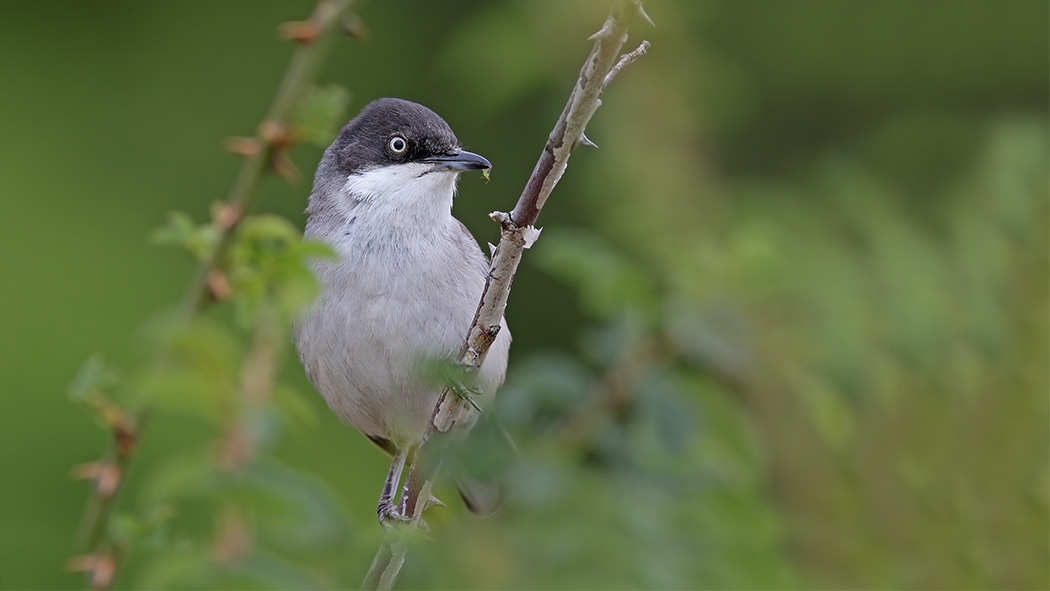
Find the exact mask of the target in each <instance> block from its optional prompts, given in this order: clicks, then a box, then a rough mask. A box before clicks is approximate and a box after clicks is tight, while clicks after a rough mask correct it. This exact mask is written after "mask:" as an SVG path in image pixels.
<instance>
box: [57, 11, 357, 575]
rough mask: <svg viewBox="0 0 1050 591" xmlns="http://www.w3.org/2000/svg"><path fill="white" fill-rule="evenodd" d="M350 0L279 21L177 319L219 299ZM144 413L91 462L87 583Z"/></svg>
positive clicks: (101, 562) (101, 567)
mask: <svg viewBox="0 0 1050 591" xmlns="http://www.w3.org/2000/svg"><path fill="white" fill-rule="evenodd" d="M353 3H354V0H320V2H318V4H317V6H316V7H315V8H314V11H313V13H312V14H311V15H310V17H309V19H308V20H306V21H301V22H298V23H293V24H290V25H286V26H285V27H283V28H282V31H283V33H284V36H285V37H286V38H287V39H290V40H293V41H295V42H296V43H297V44H298V46H297V48H296V50H295V52H294V54H293V55H292V59H291V61H290V63H289V64H288V67H287V69H286V70H285V74H284V77H283V78H282V80H281V83H280V86H279V87H278V90H277V94H276V96H275V97H274V100H273V103H272V104H271V106H270V109H269V111H268V112H267V114H266V117H265V119H263V121H262V122H261V123H260V124H259V126H258V129H257V131H256V135H255V137H254V138H250V139H241V140H238V141H236V142H234V144H233V145H232V147H231V149H232V150H233V151H234V152H237V153H239V154H241V155H242V156H244V162H243V164H242V165H241V169H240V171H239V173H238V175H237V179H236V181H235V182H234V185H233V187H232V189H231V190H230V194H229V196H228V197H227V199H226V201H225V202H224V204H223V205H222V206H221V207H219V208H218V209H217V210H216V212H215V215H214V217H213V221H212V224H213V225H214V226H215V227H216V229H217V230H218V236H219V239H218V242H217V244H216V246H215V247H214V249H212V251H211V252H210V254H209V255H208V256H207V257H206V258H205V260H204V261H202V262H201V263H200V265H199V266H198V267H197V270H196V273H195V275H194V277H193V279H192V280H191V281H190V284H189V286H188V287H187V289H186V292H185V294H184V295H183V298H182V303H181V305H180V307H179V311H180V315H181V319H182V321H183V322H184V323H188V322H190V321H191V320H193V319H194V318H195V317H197V316H198V315H199V313H200V312H201V311H202V310H203V309H204V308H205V307H206V306H207V304H208V303H209V302H211V301H213V300H215V299H221V295H222V294H221V293H220V291H221V290H219V289H217V288H216V286H221V285H225V283H224V282H225V277H224V276H223V274H222V272H221V269H220V261H221V260H222V258H223V256H224V255H225V253H226V250H227V248H228V247H229V245H230V242H231V239H232V236H233V233H234V230H236V228H237V225H238V224H239V223H240V221H241V219H242V215H243V213H244V212H245V211H247V210H248V209H249V208H250V206H251V204H252V202H253V200H254V199H255V196H256V195H257V193H258V187H259V184H260V181H261V180H262V178H263V176H264V174H265V173H266V172H267V171H268V170H271V169H272V170H275V171H277V172H278V173H280V174H282V175H285V176H287V173H288V171H289V169H288V165H287V162H288V160H287V155H286V152H287V150H288V149H289V148H290V147H291V146H292V144H293V141H292V138H291V134H290V118H291V115H292V111H293V108H294V106H295V104H296V101H297V100H298V98H299V97H300V96H301V94H302V92H303V91H304V90H305V89H306V88H307V87H308V86H309V85H310V84H311V83H312V82H313V80H314V79H315V78H316V74H317V72H318V69H319V66H320V64H321V63H322V62H323V61H324V58H325V57H326V56H327V55H328V49H329V48H330V46H331V42H332V40H333V39H334V38H335V34H336V33H337V32H338V31H339V29H340V24H341V23H342V22H343V19H344V18H345V16H346V14H347V12H348V10H349V9H350V7H351V6H352V5H353ZM166 363H167V356H166V355H165V354H164V353H163V352H162V353H161V354H160V355H159V356H158V357H157V358H156V360H155V362H154V368H155V370H159V368H162V367H163V366H164V365H165V364H166ZM148 416H149V407H148V405H145V406H140V407H139V408H135V409H132V410H131V411H129V412H128V413H127V415H126V420H124V421H121V423H120V426H119V428H116V427H114V429H113V433H114V438H113V445H112V447H111V449H110V450H109V451H107V452H106V454H105V456H104V457H103V458H102V459H101V460H99V461H98V462H95V463H93V464H91V466H95V467H97V468H98V469H97V470H94V471H92V474H101V475H106V477H105V478H102V477H91V476H90V475H89V476H88V477H89V478H90V479H91V480H92V481H93V487H92V490H91V496H90V498H89V500H88V505H87V507H86V508H85V510H84V515H83V518H82V520H81V529H80V531H81V539H82V540H83V543H84V546H85V548H86V552H87V553H86V554H85V555H83V556H79V557H76V558H74V559H72V560H71V561H70V564H71V566H72V568H74V570H78V571H83V572H84V573H85V577H86V581H87V584H88V586H90V587H91V588H94V589H103V588H108V587H109V586H110V585H111V584H112V582H113V579H114V577H115V576H116V571H117V566H118V564H119V558H120V557H119V553H120V552H119V550H120V549H119V548H118V547H117V546H116V545H115V544H114V543H112V541H111V540H110V539H109V535H108V532H109V528H110V522H111V519H112V517H113V513H114V509H115V504H116V499H117V497H118V496H119V493H120V491H121V489H122V487H123V483H124V480H125V478H124V475H125V474H126V473H127V470H128V466H129V464H130V463H131V461H132V459H133V458H134V454H135V450H136V444H137V442H138V441H139V440H140V439H141V437H142V431H143V429H144V427H145V423H146V421H147V418H148Z"/></svg>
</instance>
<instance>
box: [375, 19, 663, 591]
mask: <svg viewBox="0 0 1050 591" xmlns="http://www.w3.org/2000/svg"><path fill="white" fill-rule="evenodd" d="M639 16H641V17H642V18H643V19H645V20H647V21H648V20H649V18H648V16H646V15H645V12H644V11H643V10H642V5H641V2H640V0H620V1H619V2H617V4H616V5H615V6H614V8H613V10H612V12H611V14H610V15H609V17H608V18H607V19H606V21H605V24H604V25H603V26H602V28H601V30H600V31H598V32H597V33H595V34H594V35H592V36H591V37H590V38H589V39H590V40H593V41H594V42H595V43H594V48H593V49H592V50H591V53H590V55H589V56H588V57H587V60H586V62H584V66H583V69H582V70H581V71H580V76H579V79H578V80H577V82H576V86H575V87H574V88H573V90H572V93H571V94H570V95H569V100H568V102H567V103H566V105H565V109H564V110H563V111H562V114H561V116H560V117H559V118H558V121H557V123H555V125H554V130H553V131H551V134H550V136H549V138H548V140H547V144H546V145H545V146H544V148H543V152H542V153H541V154H540V158H539V160H538V161H537V163H536V167H535V168H534V169H533V171H532V176H531V177H530V178H529V180H528V182H527V183H526V185H525V189H524V190H523V191H522V194H521V197H520V198H519V199H518V202H517V204H516V205H515V207H514V210H513V211H511V212H510V213H509V214H507V213H503V212H493V213H492V214H491V215H490V217H491V218H492V219H493V220H494V221H496V222H498V223H499V224H500V242H499V245H498V246H497V247H496V250H495V252H494V253H493V255H492V262H491V263H490V265H489V273H488V278H487V281H486V283H485V290H484V292H483V293H482V297H481V302H480V303H479V305H478V310H477V312H476V313H475V316H474V321H473V323H472V324H471V327H470V331H469V333H468V335H467V338H466V341H465V342H464V344H463V348H462V349H461V356H460V362H461V363H462V364H463V365H464V366H467V367H469V368H472V369H473V370H475V371H476V370H477V368H478V367H480V366H481V364H482V363H483V362H484V360H485V355H486V354H487V353H488V350H489V347H490V346H491V345H492V343H493V341H495V339H496V335H497V334H498V333H499V330H500V320H501V319H502V318H503V313H504V310H505V309H506V307H507V297H508V296H509V294H510V287H511V282H512V280H513V279H514V274H515V272H516V271H517V268H518V263H519V262H520V261H521V256H522V253H523V252H524V249H526V248H528V247H529V246H531V245H532V242H533V241H534V240H535V239H536V237H537V236H538V235H539V230H537V229H536V228H535V227H534V226H535V223H536V219H537V218H538V217H539V214H540V210H542V209H543V205H544V203H545V202H546V201H547V197H548V196H550V193H551V191H552V190H553V189H554V186H555V185H556V184H557V183H558V181H559V180H560V179H561V176H562V174H563V173H564V172H565V168H566V166H567V165H568V160H569V155H570V154H571V153H572V151H573V150H574V149H575V148H576V147H577V146H578V145H588V144H591V142H590V140H587V139H586V137H585V136H584V134H583V132H584V128H586V126H587V123H588V122H589V121H590V119H591V116H592V115H593V114H594V112H595V111H596V110H597V109H598V107H599V106H600V105H601V100H600V99H599V98H598V96H599V95H600V94H601V92H602V89H603V88H605V85H606V84H608V83H609V82H610V81H611V80H612V79H613V78H614V77H615V76H616V74H617V73H619V70H620V69H621V68H623V67H624V66H626V65H627V64H629V63H631V62H632V61H634V60H635V59H637V58H638V57H639V56H640V55H642V54H644V53H645V51H646V49H647V48H648V46H649V43H648V42H643V43H642V45H641V46H640V47H639V48H638V49H636V50H634V51H632V52H631V53H629V54H627V55H625V56H623V57H622V58H620V57H619V56H620V48H621V47H622V46H623V43H624V42H625V41H626V40H627V30H628V29H629V28H630V25H631V23H632V22H633V21H634V20H635V19H636V18H637V17H639ZM650 22H651V21H650ZM618 60H619V61H618ZM472 412H476V411H474V410H473V409H472V408H470V405H469V403H468V402H467V401H464V400H463V399H461V398H460V397H457V396H455V395H452V394H451V393H450V392H449V390H447V389H446V390H445V391H444V392H442V394H441V397H440V399H439V400H438V404H437V406H436V407H435V409H434V414H433V416H432V417H431V421H430V426H429V428H428V429H427V433H426V435H424V437H423V441H422V442H421V443H420V445H421V446H422V445H423V444H424V443H425V442H426V441H427V440H428V439H429V438H431V437H434V436H436V435H437V434H439V433H444V432H447V431H449V430H450V429H452V428H453V427H454V426H455V425H456V424H457V423H459V422H460V421H461V420H462V419H463V418H466V417H467V416H468V415H469V413H472ZM423 470H424V467H423V465H422V464H421V463H419V462H417V463H414V464H413V465H412V466H411V467H410V468H409V471H408V476H407V477H406V486H405V487H404V492H403V496H402V499H401V506H403V507H412V508H414V509H415V511H413V512H411V513H410V515H411V516H412V517H418V516H419V515H421V514H422V511H423V509H425V504H426V501H425V500H426V499H429V498H430V495H429V488H430V487H429V484H430V482H429V480H427V476H424V474H425V473H424V472H423ZM418 480H426V485H425V486H422V487H419V486H409V485H408V483H410V482H413V481H418ZM424 491H425V492H424ZM420 497H422V499H424V502H418V501H419V499H420ZM416 522H418V520H413V521H411V522H409V524H408V527H406V528H405V529H406V530H410V529H414V527H415V526H416ZM405 533H406V532H404V531H397V530H395V531H394V532H392V534H391V535H389V536H387V539H386V540H385V541H384V543H383V545H382V546H381V547H380V549H379V552H378V553H377V554H376V558H375V560H374V561H373V563H372V567H371V568H370V569H369V572H368V575H367V576H366V577H365V581H364V586H363V588H376V589H390V588H391V587H392V586H393V583H394V581H395V580H396V577H397V574H398V572H399V571H400V569H401V565H402V564H403V562H404V555H405V552H406V551H407V547H406V543H405V538H404V535H405Z"/></svg>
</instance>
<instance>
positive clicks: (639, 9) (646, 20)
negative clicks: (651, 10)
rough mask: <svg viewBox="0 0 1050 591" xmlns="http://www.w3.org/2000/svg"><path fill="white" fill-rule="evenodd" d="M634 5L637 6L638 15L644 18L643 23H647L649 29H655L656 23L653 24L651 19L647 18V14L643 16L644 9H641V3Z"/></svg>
mask: <svg viewBox="0 0 1050 591" xmlns="http://www.w3.org/2000/svg"><path fill="white" fill-rule="evenodd" d="M635 4H636V5H637V6H638V15H639V16H641V17H642V18H644V19H645V22H647V23H649V26H650V27H653V28H654V29H655V28H656V23H654V22H653V19H651V18H649V15H648V14H645V8H642V3H641V2H640V1H639V2H636V3H635Z"/></svg>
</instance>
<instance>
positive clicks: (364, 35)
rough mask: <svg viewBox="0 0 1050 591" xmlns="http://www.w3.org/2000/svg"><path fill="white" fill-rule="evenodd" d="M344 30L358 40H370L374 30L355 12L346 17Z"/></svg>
mask: <svg viewBox="0 0 1050 591" xmlns="http://www.w3.org/2000/svg"><path fill="white" fill-rule="evenodd" d="M343 30H344V31H346V34H347V35H350V36H351V37H353V38H354V39H357V40H358V41H368V38H369V37H371V36H372V31H371V30H370V29H369V28H368V25H366V24H365V21H363V20H361V17H360V16H357V15H356V14H354V13H350V14H348V15H346V18H344V19H343Z"/></svg>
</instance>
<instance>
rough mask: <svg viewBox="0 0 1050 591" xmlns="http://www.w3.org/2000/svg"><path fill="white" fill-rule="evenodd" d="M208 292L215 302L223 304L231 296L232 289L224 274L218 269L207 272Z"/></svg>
mask: <svg viewBox="0 0 1050 591" xmlns="http://www.w3.org/2000/svg"><path fill="white" fill-rule="evenodd" d="M208 290H209V291H210V292H211V296H212V297H213V298H215V301H217V302H224V301H226V300H228V299H229V298H230V296H231V295H233V287H232V286H231V285H230V280H229V278H228V277H226V274H225V273H223V272H222V271H220V270H219V269H211V270H210V271H208Z"/></svg>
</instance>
